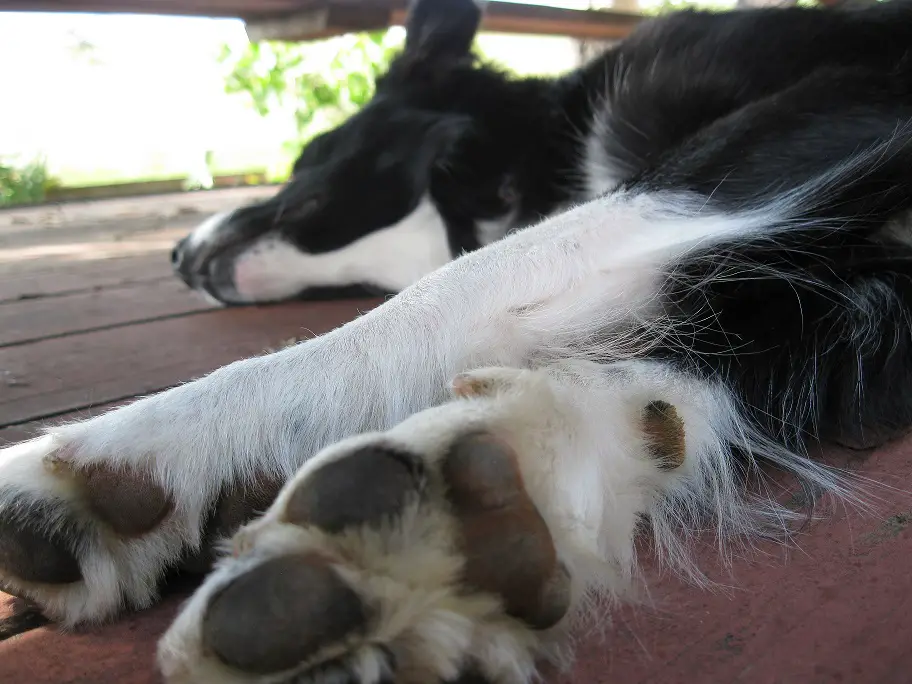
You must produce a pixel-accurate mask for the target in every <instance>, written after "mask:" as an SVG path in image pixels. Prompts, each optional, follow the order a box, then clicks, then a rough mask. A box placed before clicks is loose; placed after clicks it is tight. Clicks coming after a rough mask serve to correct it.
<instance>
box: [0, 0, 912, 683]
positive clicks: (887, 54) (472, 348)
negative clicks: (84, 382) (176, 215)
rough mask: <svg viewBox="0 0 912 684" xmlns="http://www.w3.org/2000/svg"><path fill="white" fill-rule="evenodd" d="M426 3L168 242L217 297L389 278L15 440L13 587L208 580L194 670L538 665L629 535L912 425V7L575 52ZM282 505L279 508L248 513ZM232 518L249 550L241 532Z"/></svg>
mask: <svg viewBox="0 0 912 684" xmlns="http://www.w3.org/2000/svg"><path fill="white" fill-rule="evenodd" d="M481 12H482V8H480V7H479V6H478V5H476V4H475V3H473V2H472V0H417V2H416V4H414V5H413V6H412V8H411V12H410V15H409V20H408V25H407V40H406V45H405V47H404V49H403V51H402V53H401V54H400V55H399V56H398V58H397V59H396V60H395V62H394V63H393V65H392V66H391V68H390V70H389V73H387V74H386V75H385V77H384V78H383V79H382V81H381V82H380V83H379V84H378V88H377V94H376V97H375V98H374V100H373V101H372V102H371V103H370V104H368V105H367V106H366V107H365V108H364V109H363V111H361V112H360V113H359V114H357V115H355V116H354V117H352V118H351V119H350V120H349V121H348V122H346V123H345V124H343V125H342V126H340V127H339V128H337V129H335V130H333V131H331V132H329V133H327V134H326V135H325V136H322V137H320V138H318V139H316V140H315V141H314V142H313V143H311V144H310V145H308V146H307V147H306V149H305V150H304V151H303V153H302V155H301V158H300V159H299V160H298V162H297V164H296V165H295V172H294V176H293V178H292V179H291V180H290V181H289V183H288V184H287V185H286V186H285V187H284V188H283V189H282V190H281V191H280V192H279V193H278V194H277V195H276V197H275V198H274V199H272V200H270V201H268V202H266V203H264V204H261V205H257V206H251V207H246V208H242V209H239V210H237V211H235V212H233V213H231V214H229V215H227V216H223V217H219V218H216V219H214V220H212V221H210V222H208V224H207V225H205V226H203V227H201V228H200V229H199V230H197V231H196V232H194V233H193V234H192V235H190V236H189V237H188V238H187V239H186V240H185V241H183V242H182V243H181V245H179V246H178V248H177V249H176V250H175V256H174V259H175V262H176V267H177V268H178V270H179V271H180V273H181V274H182V277H184V278H185V279H186V280H187V281H188V282H190V283H191V284H192V285H193V286H194V287H197V288H199V289H200V290H202V291H204V292H205V293H207V294H208V295H210V296H212V297H214V298H216V299H219V300H220V301H223V302H226V303H244V302H254V301H267V300H277V299H284V298H288V297H294V296H299V295H300V294H302V293H306V291H307V290H308V289H309V288H312V287H323V286H345V285H351V284H366V285H369V286H371V287H375V288H380V289H384V290H393V291H400V290H401V292H399V294H398V295H397V296H395V297H393V298H391V299H390V300H388V301H387V302H385V303H384V304H383V305H382V306H380V307H378V308H376V309H374V310H372V311H371V312H369V313H368V314H366V315H364V316H362V317H360V318H358V319H357V320H355V321H353V322H351V323H349V324H347V325H345V326H343V327H341V328H338V329H337V330H334V331H333V332H330V333H328V334H326V335H323V336H322V337H319V338H316V339H313V340H310V341H307V342H305V343H302V344H299V345H297V346H294V347H291V348H288V349H285V350H282V351H280V352H277V353H275V354H271V355H268V356H261V357H256V358H252V359H248V360H245V361H241V362H238V363H234V364H231V365H229V366H226V367H224V368H222V369H220V370H217V371H215V372H213V373H212V374H210V375H209V376H207V377H205V378H202V379H200V380H197V381H195V382H191V383H188V384H185V385H182V386H180V387H176V388H174V389H171V390H169V391H166V392H163V393H161V394H158V395H155V396H151V397H148V398H144V399H142V400H140V401H137V402H135V403H133V404H131V405H129V406H126V407H124V408H120V409H117V410H114V411H111V412H109V413H107V414H104V415H101V416H99V417H96V418H93V419H91V420H88V421H85V422H79V423H72V424H67V425H59V426H56V427H53V428H51V429H49V430H48V432H47V433H46V434H45V435H44V436H42V437H40V438H38V439H35V440H33V441H30V442H25V443H22V444H19V445H15V446H12V447H9V448H7V449H4V450H3V451H2V452H0V581H2V583H3V585H4V586H5V587H8V588H9V589H10V590H12V591H15V592H16V593H19V594H22V595H24V596H26V597H28V598H30V599H32V600H34V601H36V602H37V603H38V604H40V605H41V606H42V607H43V609H44V610H45V612H46V613H47V614H48V615H49V616H51V617H53V618H55V619H57V620H58V621H60V622H61V623H63V624H65V625H76V624H81V623H88V622H93V621H100V620H104V619H108V618H111V617H113V616H115V615H116V614H117V613H118V612H120V611H121V610H123V609H124V608H125V607H131V608H142V607H144V606H148V605H149V604H150V603H152V602H153V601H154V599H155V597H156V589H157V586H158V584H159V582H160V579H161V577H162V576H163V575H164V574H165V573H166V572H167V571H169V570H171V569H174V568H196V569H199V568H207V569H209V568H212V569H211V572H210V574H208V576H207V578H206V580H205V581H204V583H203V584H202V586H201V587H200V589H199V590H198V591H197V592H196V593H195V594H194V596H193V597H192V599H191V600H190V601H189V602H188V603H187V604H186V605H185V606H184V608H183V610H182V612H181V614H180V615H179V616H178V618H177V619H176V621H175V622H174V624H173V625H172V626H171V628H170V629H169V631H168V632H167V633H166V634H165V636H164V637H163V639H162V641H161V644H160V649H159V664H160V666H161V668H162V671H163V672H164V675H165V677H166V679H167V680H168V681H170V682H219V683H221V682H225V683H229V682H232V683H233V682H238V683H241V682H245V683H247V682H258V683H260V682H262V683H266V682H281V683H283V684H289V683H291V682H300V683H307V684H329V683H354V684H368V683H370V684H377V683H378V682H396V683H397V684H419V683H420V684H427V683H429V682H430V683H442V682H462V683H463V684H467V683H468V682H489V683H493V684H526V683H527V682H531V681H532V680H533V678H534V677H535V676H536V663H537V662H540V659H542V658H548V657H550V656H555V657H556V655H557V654H559V653H560V652H561V650H562V649H561V645H562V644H563V641H564V640H565V639H566V638H567V635H568V634H569V633H571V632H572V630H573V627H574V625H575V624H577V621H578V620H579V619H581V618H582V617H584V616H585V614H586V611H587V606H589V605H591V601H590V599H591V597H593V596H609V597H612V598H623V597H624V596H625V595H626V594H627V592H629V591H630V590H631V588H632V587H633V586H634V584H635V583H634V578H635V577H636V571H637V554H636V551H635V548H636V544H639V543H640V542H641V541H648V542H649V544H651V546H652V549H653V550H654V552H655V554H656V556H657V557H658V558H659V559H661V560H662V561H663V562H665V563H666V564H667V565H668V566H669V567H670V568H672V569H673V570H675V571H677V572H679V573H680V574H682V575H683V576H685V577H687V578H690V579H693V580H694V581H696V582H697V583H699V582H700V581H701V580H702V576H701V574H700V570H699V568H698V567H696V566H695V564H694V562H693V559H692V556H691V554H690V548H691V542H692V540H693V538H694V537H695V535H696V534H697V533H698V532H700V531H703V530H706V529H710V530H712V531H713V532H714V533H715V534H716V535H717V536H718V539H719V543H720V544H721V545H722V548H723V553H724V552H725V549H726V548H730V545H731V544H737V543H739V541H744V540H748V541H749V540H750V539H751V538H755V537H756V536H757V535H771V534H772V535H780V536H781V537H783V538H787V536H788V531H789V529H790V528H791V526H792V521H793V520H794V519H795V517H796V516H799V515H800V514H796V513H795V512H794V511H792V510H790V509H789V508H788V507H785V506H783V505H780V503H779V502H777V500H776V499H775V497H773V496H772V494H771V493H770V492H769V491H768V490H766V489H764V488H763V486H762V484H763V482H764V474H765V471H764V470H761V468H766V467H768V466H769V465H771V466H773V467H776V468H778V469H780V470H784V471H786V472H788V473H791V474H792V475H793V476H795V477H796V478H797V479H798V481H800V482H801V483H802V484H803V485H804V487H805V488H806V490H807V493H808V495H809V496H808V499H809V500H810V501H813V499H814V498H815V497H817V496H819V495H821V494H829V495H833V496H836V497H841V498H842V499H843V500H853V499H854V500H856V501H857V500H858V499H857V497H858V496H859V493H858V489H857V488H856V486H855V485H856V483H854V482H853V481H852V480H851V479H850V478H849V477H848V476H847V475H846V474H844V473H841V472H839V471H836V470H833V469H831V468H829V467H827V466H825V465H823V464H821V463H819V462H817V461H814V460H813V459H811V458H810V457H809V456H808V455H807V452H808V447H809V445H812V444H815V443H818V442H822V441H830V442H838V443H841V444H846V445H850V446H853V447H871V446H874V445H877V444H880V443H882V442H884V441H886V440H888V439H890V438H892V437H894V436H896V435H898V434H899V433H901V432H902V431H904V430H905V429H906V427H907V426H908V425H909V424H910V423H912V393H910V388H912V354H910V344H912V316H910V314H912V278H910V276H912V234H910V232H909V229H908V225H907V222H906V221H905V220H904V218H905V216H906V213H907V210H908V209H909V208H910V204H912V147H910V144H912V64H910V61H909V59H908V51H909V46H910V45H912V7H910V6H909V5H907V4H903V3H900V2H886V3H881V4H878V5H877V6H872V7H870V8H866V9H852V10H849V9H846V10H806V9H797V8H793V9H773V10H753V11H746V12H733V13H725V14H703V13H696V12H685V13H679V14H675V15H671V16H668V17H666V18H662V19H658V20H655V21H652V22H648V23H644V24H643V25H642V26H641V27H639V28H638V29H637V30H636V31H634V33H633V34H632V35H631V36H630V37H629V38H628V39H627V40H625V41H623V42H622V43H621V44H619V45H618V46H616V47H615V48H612V49H611V50H609V51H608V52H606V53H605V54H604V55H602V56H601V57H599V58H598V59H596V60H595V61H593V62H592V63H591V64H588V65H586V66H584V67H582V68H580V69H579V70H577V71H575V72H573V73H571V74H568V75H566V76H564V77H562V78H558V79H554V80H546V79H519V80H513V79H510V78H507V77H506V76H505V75H503V74H501V73H498V72H497V71H494V70H492V69H490V68H488V67H485V66H483V65H479V64H477V63H476V61H475V60H474V59H473V57H472V55H471V52H470V47H471V44H472V41H473V37H474V34H475V31H476V30H477V28H478V24H479V21H480V17H481ZM263 510H265V511H266V512H265V514H263V515H261V516H259V517H256V514H257V513H259V512H261V511H263ZM226 537H230V541H227V542H225V543H222V542H223V540H224V539H225V538H226Z"/></svg>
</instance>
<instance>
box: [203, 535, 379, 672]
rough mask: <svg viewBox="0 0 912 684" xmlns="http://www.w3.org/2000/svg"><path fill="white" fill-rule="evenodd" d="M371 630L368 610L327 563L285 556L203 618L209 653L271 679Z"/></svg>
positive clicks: (251, 575) (226, 594)
mask: <svg viewBox="0 0 912 684" xmlns="http://www.w3.org/2000/svg"><path fill="white" fill-rule="evenodd" d="M368 622H369V612H368V610H367V608H366V606H365V605H364V604H363V602H362V601H361V599H360V598H359V597H358V595H357V594H355V592H354V591H353V590H352V589H351V588H350V587H349V586H348V585H346V584H345V583H344V582H343V581H342V579H341V578H340V577H339V576H338V575H337V574H336V572H335V571H334V570H333V569H332V568H331V567H330V565H329V564H328V562H327V561H326V560H325V559H324V558H322V557H320V556H318V555H317V554H314V553H309V554H301V555H295V556H283V557H280V558H274V559H272V560H269V561H266V562H265V563H263V564H261V565H259V566H257V567H255V568H254V569H253V570H251V571H250V572H248V573H246V574H244V575H241V576H240V577H238V578H237V579H235V580H234V581H233V582H231V583H230V584H228V585H227V586H226V587H225V588H223V589H222V590H221V591H220V592H219V593H218V594H216V595H215V597H213V599H212V601H211V602H210V603H209V606H208V608H207V609H206V613H205V615H204V617H203V624H202V635H203V648H204V649H205V650H206V651H208V652H210V653H213V654H214V655H215V656H216V657H217V658H218V659H219V660H220V661H222V662H223V663H224V664H226V665H228V666H230V667H233V668H235V669H237V670H240V671H242V672H248V673H255V674H270V673H274V672H281V671H283V670H288V669H291V668H293V667H296V666H298V665H300V664H301V663H303V662H306V661H307V660H309V659H311V658H313V657H314V656H316V655H318V654H319V652H320V650H321V649H324V648H326V647H327V646H331V645H333V644H338V643H339V642H340V641H343V640H345V639H346V638H350V637H351V636H353V635H355V634H359V633H362V632H364V631H366V629H367V627H368ZM251 625H256V626H257V628H256V629H251Z"/></svg>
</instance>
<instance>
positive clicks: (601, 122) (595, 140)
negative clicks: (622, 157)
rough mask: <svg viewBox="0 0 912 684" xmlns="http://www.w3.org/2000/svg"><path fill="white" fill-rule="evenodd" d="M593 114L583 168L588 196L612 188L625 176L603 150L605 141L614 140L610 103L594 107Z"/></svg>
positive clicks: (595, 195)
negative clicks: (610, 122)
mask: <svg viewBox="0 0 912 684" xmlns="http://www.w3.org/2000/svg"><path fill="white" fill-rule="evenodd" d="M594 109H595V114H594V115H593V117H592V122H591V125H590V127H589V132H588V134H587V135H586V138H585V147H584V151H583V169H584V171H585V178H586V181H587V183H586V190H587V192H588V196H589V197H598V196H599V195H603V194H604V193H606V192H609V191H611V190H613V189H614V188H615V187H617V185H618V183H620V182H621V181H622V180H624V178H625V174H624V173H623V172H622V170H621V169H619V168H618V166H617V162H616V161H615V160H614V159H613V158H612V156H611V155H609V154H608V152H607V151H606V150H605V141H606V140H614V139H616V136H614V135H613V134H612V132H611V127H610V124H609V123H608V121H609V118H610V103H609V102H608V101H607V100H605V101H603V102H602V103H601V105H600V106H597V107H595V108H594Z"/></svg>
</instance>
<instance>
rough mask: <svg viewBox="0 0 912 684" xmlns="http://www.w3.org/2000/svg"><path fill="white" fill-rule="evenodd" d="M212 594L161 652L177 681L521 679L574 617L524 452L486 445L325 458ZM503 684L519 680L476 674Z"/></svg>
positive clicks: (463, 443)
mask: <svg viewBox="0 0 912 684" xmlns="http://www.w3.org/2000/svg"><path fill="white" fill-rule="evenodd" d="M208 584H209V585H211V589H210V590H209V591H208V592H207V591H203V592H202V596H198V597H196V598H195V599H194V601H193V602H191V605H190V606H189V607H188V608H187V610H186V611H185V613H184V614H183V615H182V616H181V617H180V618H179V619H178V621H177V622H176V623H175V625H174V627H172V629H171V631H170V632H169V633H168V634H167V635H166V637H165V638H164V639H163V641H162V645H161V650H160V656H161V662H162V667H163V670H164V672H165V673H166V675H167V676H168V677H169V679H170V680H171V681H175V682H183V681H187V682H189V681H213V682H220V681H225V682H228V681H239V682H240V681H244V682H246V681H259V679H257V677H259V676H267V675H268V676H269V677H270V678H269V679H268V681H276V680H275V679H273V678H272V677H279V679H278V680H277V681H286V679H285V676H286V675H287V681H295V682H302V683H304V682H307V683H309V682H314V683H316V682H323V681H336V680H335V679H326V677H327V676H328V674H327V673H330V672H331V673H333V676H338V677H340V679H339V681H344V682H352V683H353V684H361V683H362V682H364V683H367V682H381V681H383V682H385V681H396V682H397V683H400V682H401V684H410V683H413V682H414V683H416V684H417V683H419V682H420V683H421V684H424V683H426V682H432V683H433V684H438V683H441V682H445V681H462V679H460V678H461V677H468V676H469V675H468V674H467V673H468V672H478V667H479V660H481V661H484V660H485V658H484V657H483V656H484V654H485V651H486V650H491V649H494V650H496V651H498V652H499V653H500V657H501V659H502V660H503V661H504V662H503V663H500V664H498V665H497V667H500V668H502V669H504V670H505V671H510V670H511V669H512V671H513V672H514V674H515V677H513V679H515V680H516V681H522V680H523V679H524V677H526V676H527V675H528V674H529V672H530V670H531V668H532V664H531V663H525V664H523V665H520V666H517V663H524V661H525V660H526V659H527V654H528V653H529V650H530V649H529V648H528V647H529V646H530V645H531V643H532V642H534V641H535V639H536V637H535V634H536V630H544V629H547V628H549V627H552V626H554V625H556V624H557V623H559V622H560V620H561V619H562V618H563V617H564V615H565V614H566V613H567V611H568V608H569V605H570V576H569V574H568V573H567V571H566V569H565V568H564V566H563V564H562V563H561V562H560V559H559V558H558V554H557V552H556V550H555V547H554V543H553V541H552V537H551V534H550V532H549V530H548V526H547V524H546V523H545V520H544V519H543V518H542V516H541V514H540V513H539V511H538V509H537V508H536V506H535V504H534V503H533V501H532V499H531V498H530V496H529V494H528V493H527V492H526V489H525V487H524V483H523V478H522V474H521V472H520V468H519V464H518V462H517V457H516V454H515V453H514V451H513V449H512V448H511V447H510V445H509V444H508V443H507V442H506V441H505V440H503V439H501V438H499V437H496V436H495V435H493V434H490V433H487V432H484V431H472V432H468V433H464V434H462V435H459V436H457V437H455V438H454V439H452V440H449V441H448V442H447V443H446V444H442V445H437V448H436V449H432V450H429V452H428V453H423V452H419V451H417V450H416V449H413V448H405V447H400V446H398V445H396V444H392V443H389V441H388V440H386V439H385V438H383V437H380V438H377V441H376V443H369V444H361V445H360V446H356V447H353V448H349V449H348V450H345V451H343V452H342V453H335V454H333V456H332V458H329V459H322V460H321V462H320V463H319V465H317V466H316V467H314V468H309V469H305V472H303V473H302V474H300V475H299V476H298V477H297V478H296V479H295V480H294V481H292V483H290V485H289V486H288V487H287V488H286V489H285V490H284V491H283V493H282V494H281V495H280V496H279V498H278V500H277V501H276V503H275V505H274V506H273V508H272V509H271V510H270V511H269V512H268V513H267V514H266V516H264V518H262V519H261V520H259V521H256V522H255V523H253V524H251V525H250V526H248V527H246V528H244V529H242V530H241V531H240V532H239V533H238V535H237V536H236V538H235V555H234V557H233V558H231V559H228V560H226V561H225V563H224V564H223V565H222V567H221V569H220V570H219V571H218V572H217V573H216V574H215V575H214V576H213V578H212V580H211V581H210V582H209V583H208ZM188 644H197V645H198V648H199V652H198V653H196V654H190V655H189V656H188V646H187V645H188ZM478 656H482V657H481V658H478ZM488 660H491V659H490V658H489V659H488ZM495 660H496V659H495ZM508 661H509V662H508ZM483 664H485V663H483ZM486 667H487V668H488V670H490V669H491V664H490V663H487V664H486ZM520 670H521V672H520ZM494 674H496V675H497V680H498V681H501V680H502V681H511V678H510V677H509V676H507V677H506V679H504V672H497V673H492V672H482V673H480V674H478V675H477V676H478V677H491V678H492V679H493V677H494ZM508 674H509V672H508ZM473 676H475V675H473ZM263 681H267V679H264V680H263ZM466 681H469V680H466ZM478 681H485V680H484V679H483V678H482V679H478Z"/></svg>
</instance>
